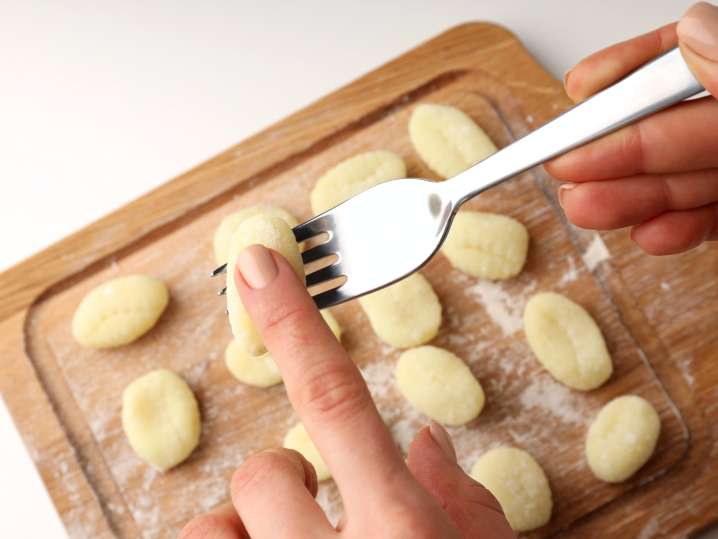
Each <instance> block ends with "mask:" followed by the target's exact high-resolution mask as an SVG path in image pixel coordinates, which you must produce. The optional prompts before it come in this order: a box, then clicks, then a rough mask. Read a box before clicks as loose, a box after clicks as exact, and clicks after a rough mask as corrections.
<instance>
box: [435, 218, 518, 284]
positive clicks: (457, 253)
mask: <svg viewBox="0 0 718 539" xmlns="http://www.w3.org/2000/svg"><path fill="white" fill-rule="evenodd" d="M528 248H529V234H528V232H527V231H526V227H525V226H524V225H522V224H521V223H519V222H518V221H517V220H516V219H512V218H511V217H507V216H505V215H497V214H495V213H484V212H479V211H462V212H460V213H458V214H457V215H456V217H455V218H454V222H453V224H452V225H451V229H450V230H449V235H448V237H447V238H446V241H445V242H444V245H443V246H442V247H441V251H442V252H443V253H444V254H445V255H446V257H447V258H448V259H449V261H450V262H451V264H452V265H453V266H454V267H456V268H458V269H460V270H461V271H464V272H466V273H468V274H469V275H472V276H474V277H481V278H483V279H508V278H509V277H514V276H516V275H518V274H519V273H520V272H521V269H522V268H523V267H524V263H525V262H526V253H527V252H528Z"/></svg>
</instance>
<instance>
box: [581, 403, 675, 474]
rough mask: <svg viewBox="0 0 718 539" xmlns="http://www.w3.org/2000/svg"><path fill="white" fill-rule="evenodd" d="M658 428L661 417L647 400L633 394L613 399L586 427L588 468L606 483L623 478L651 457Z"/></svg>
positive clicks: (635, 470)
mask: <svg viewBox="0 0 718 539" xmlns="http://www.w3.org/2000/svg"><path fill="white" fill-rule="evenodd" d="M660 432H661V420H660V418H659V417H658V413H657V412H656V410H655V408H653V406H652V405H651V403H650V402H648V401H647V400H645V399H643V398H641V397H637V396H636V395H624V396H622V397H618V398H615V399H613V400H612V401H611V402H609V403H608V404H606V405H605V406H604V407H603V408H601V411H600V412H599V413H598V416H597V417H596V419H595V420H594V421H593V423H591V427H590V428H589V429H588V436H587V437H586V459H587V460H588V465H589V467H590V468H591V471H592V472H593V473H594V475H595V476H596V477H598V478H599V479H602V480H604V481H608V482H609V483H618V482H620V481H625V480H626V479H628V478H629V477H631V476H632V475H633V474H634V473H636V472H637V471H638V470H639V469H640V468H641V466H643V465H644V464H645V463H646V462H647V461H648V459H649V458H651V455H652V454H653V450H654V449H655V448H656V442H657V441H658V435H659V434H660Z"/></svg>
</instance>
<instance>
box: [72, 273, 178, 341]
mask: <svg viewBox="0 0 718 539" xmlns="http://www.w3.org/2000/svg"><path fill="white" fill-rule="evenodd" d="M168 302H169V292H167V287H166V286H165V285H164V283H163V282H162V281H160V280H159V279H155V278H154V277H149V276H148V275H129V276H127V277H118V278H116V279H112V280H111V281H107V282H106V283H103V284H101V285H100V286H98V287H97V288H95V289H94V290H92V291H91V292H90V293H89V294H87V295H86V296H85V297H84V298H83V300H82V302H80V305H79V306H78V307H77V310H76V311H75V316H74V317H73V319H72V334H73V335H74V337H75V340H77V342H78V343H80V344H81V345H82V346H87V347H89V348H112V347H115V346H122V345H123V344H128V343H131V342H132V341H134V340H137V339H139V338H140V337H141V336H142V335H144V334H145V333H147V332H148V331H149V330H150V329H151V328H152V326H154V325H155V323H156V322H157V320H158V319H159V317H160V315H161V314H162V312H163V311H164V310H165V307H167V303H168Z"/></svg>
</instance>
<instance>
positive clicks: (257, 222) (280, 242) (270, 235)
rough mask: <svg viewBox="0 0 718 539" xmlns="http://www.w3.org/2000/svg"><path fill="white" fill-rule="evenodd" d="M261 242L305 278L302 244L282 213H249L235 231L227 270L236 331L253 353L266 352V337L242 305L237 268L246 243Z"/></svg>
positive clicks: (229, 307)
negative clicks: (301, 253) (264, 338)
mask: <svg viewBox="0 0 718 539" xmlns="http://www.w3.org/2000/svg"><path fill="white" fill-rule="evenodd" d="M255 244H260V245H264V246H265V247H267V248H269V249H273V250H275V251H277V252H278V253H279V254H281V255H282V256H283V257H284V258H286V259H287V261H288V262H289V264H290V265H291V266H292V268H293V269H294V271H295V273H296V274H297V276H298V277H299V278H300V279H301V280H302V282H304V266H303V264H302V257H301V255H300V254H299V247H298V246H297V242H296V240H295V239H294V233H293V232H292V229H291V228H289V225H287V223H286V222H285V221H284V220H282V219H279V218H278V217H273V216H269V215H265V214H259V215H255V216H253V217H249V218H248V219H245V220H244V221H242V222H241V223H240V225H239V226H238V227H237V230H235V231H234V234H233V235H232V239H231V240H230V246H229V266H228V267H229V268H230V269H229V270H228V271H227V311H229V324H230V326H231V327H232V335H234V338H235V339H237V340H239V341H240V344H241V345H242V346H243V347H244V349H245V351H247V352H248V353H249V354H251V355H253V356H258V355H261V354H263V353H264V352H266V348H265V347H264V343H262V338H261V337H260V336H259V333H258V332H257V328H256V327H255V326H254V322H252V319H251V318H250V317H249V314H248V313H247V311H246V310H245V308H244V305H242V301H241V300H240V299H239V294H238V293H237V285H236V284H235V282H234V268H235V267H236V265H237V258H238V257H239V253H241V252H242V251H243V250H244V249H245V248H246V247H249V246H250V245H255Z"/></svg>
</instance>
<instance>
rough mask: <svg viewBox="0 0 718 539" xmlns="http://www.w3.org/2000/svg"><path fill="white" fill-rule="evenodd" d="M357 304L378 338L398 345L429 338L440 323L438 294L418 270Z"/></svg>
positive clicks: (425, 340)
mask: <svg viewBox="0 0 718 539" xmlns="http://www.w3.org/2000/svg"><path fill="white" fill-rule="evenodd" d="M359 304H360V305H361V307H362V309H364V312H365V313H366V315H367V316H368V317H369V323H370V324H371V327H372V328H373V329H374V331H375V332H376V334H377V335H378V336H379V338H380V339H381V340H383V341H384V342H386V343H388V344H390V345H392V346H396V347H397V348H410V347H412V346H419V345H420V344H424V343H425V342H428V341H430V340H431V339H433V338H434V336H435V335H436V334H437V332H438V331H439V326H440V325H441V304H440V303H439V298H438V297H437V296H436V293H435V292H434V289H433V288H432V287H431V284H429V281H427V280H426V278H425V277H424V276H423V275H421V274H420V273H414V274H412V275H410V276H409V277H406V278H405V279H402V280H401V281H399V282H398V283H395V284H393V285H391V286H387V287H386V288H382V289H381V290H377V291H376V292H372V293H371V294H368V295H366V296H363V297H361V298H359Z"/></svg>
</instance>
